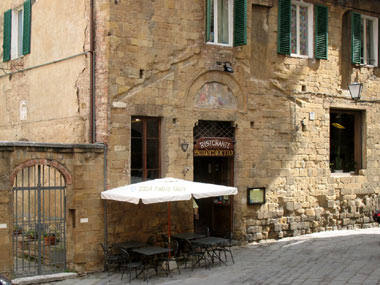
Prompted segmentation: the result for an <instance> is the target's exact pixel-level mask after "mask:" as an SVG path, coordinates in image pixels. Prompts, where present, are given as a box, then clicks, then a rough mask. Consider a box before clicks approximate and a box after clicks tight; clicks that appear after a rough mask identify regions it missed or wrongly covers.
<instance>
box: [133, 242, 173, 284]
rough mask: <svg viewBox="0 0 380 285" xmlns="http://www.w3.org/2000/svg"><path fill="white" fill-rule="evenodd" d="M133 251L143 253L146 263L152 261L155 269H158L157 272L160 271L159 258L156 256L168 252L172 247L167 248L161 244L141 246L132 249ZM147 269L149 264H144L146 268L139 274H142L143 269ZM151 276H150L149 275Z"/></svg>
mask: <svg viewBox="0 0 380 285" xmlns="http://www.w3.org/2000/svg"><path fill="white" fill-rule="evenodd" d="M131 251H132V252H133V253H138V254H140V255H141V257H142V259H143V262H144V264H145V265H147V264H149V263H151V264H153V265H154V270H155V271H156V274H157V272H158V269H157V267H158V260H157V259H156V260H155V257H156V256H159V255H161V254H168V253H169V252H171V251H172V249H171V248H165V247H160V246H147V247H141V248H134V249H132V250H131ZM146 269H149V266H148V267H147V266H144V269H143V270H142V271H141V272H140V273H139V274H138V275H140V274H141V273H142V272H143V271H145V270H146ZM148 278H149V276H148Z"/></svg>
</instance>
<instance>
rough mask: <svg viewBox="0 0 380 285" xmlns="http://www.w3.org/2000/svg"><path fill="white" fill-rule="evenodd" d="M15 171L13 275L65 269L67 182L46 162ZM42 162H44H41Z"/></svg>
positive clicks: (31, 274) (30, 274) (39, 273)
mask: <svg viewBox="0 0 380 285" xmlns="http://www.w3.org/2000/svg"><path fill="white" fill-rule="evenodd" d="M38 162H39V163H38V164H34V165H31V164H32V163H26V164H24V166H21V167H18V168H17V169H16V171H17V173H15V172H14V173H15V175H14V181H13V229H14V230H13V257H14V274H15V276H17V277H20V276H33V275H41V274H48V273H54V272H62V271H64V270H65V268H66V214H65V213H66V211H65V208H66V182H65V177H64V176H63V175H62V173H61V172H60V171H59V170H58V168H56V167H53V166H52V165H56V166H59V164H57V163H56V162H55V163H51V162H48V161H46V160H41V161H38ZM41 162H42V163H41Z"/></svg>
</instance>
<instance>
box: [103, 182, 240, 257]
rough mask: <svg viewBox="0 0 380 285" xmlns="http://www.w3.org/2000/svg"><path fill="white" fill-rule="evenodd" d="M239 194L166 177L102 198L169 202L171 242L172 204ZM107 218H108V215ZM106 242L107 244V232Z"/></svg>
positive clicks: (116, 189)
mask: <svg viewBox="0 0 380 285" xmlns="http://www.w3.org/2000/svg"><path fill="white" fill-rule="evenodd" d="M237 193H238V190H237V188H236V187H230V186H223V185H216V184H209V183H200V182H193V181H187V180H183V179H176V178H171V177H166V178H159V179H154V180H148V181H144V182H140V183H135V184H129V185H125V186H121V187H118V188H114V189H111V190H107V191H103V192H102V193H101V197H102V199H104V200H115V201H120V202H129V203H133V204H139V203H140V201H141V202H142V203H143V204H153V203H162V202H168V238H169V241H170V202H174V201H185V200H190V199H191V198H192V197H194V198H196V199H201V198H208V197H217V196H225V195H236V194H237ZM105 216H106V217H107V215H105ZM106 228H107V222H106ZM105 240H106V244H107V230H106V234H105ZM169 246H170V245H169ZM169 257H170V252H169Z"/></svg>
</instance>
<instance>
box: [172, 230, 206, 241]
mask: <svg viewBox="0 0 380 285" xmlns="http://www.w3.org/2000/svg"><path fill="white" fill-rule="evenodd" d="M204 237H206V235H204V234H196V233H191V232H189V233H180V234H175V235H172V238H175V239H180V240H193V239H199V238H204Z"/></svg>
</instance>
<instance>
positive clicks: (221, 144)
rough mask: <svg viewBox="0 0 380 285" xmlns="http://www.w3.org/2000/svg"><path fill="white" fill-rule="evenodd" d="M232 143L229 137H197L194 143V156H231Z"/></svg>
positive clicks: (232, 151)
mask: <svg viewBox="0 0 380 285" xmlns="http://www.w3.org/2000/svg"><path fill="white" fill-rule="evenodd" d="M233 155H234V144H233V141H232V139H230V138H199V139H198V140H197V141H196V144H195V145H194V156H233Z"/></svg>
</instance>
